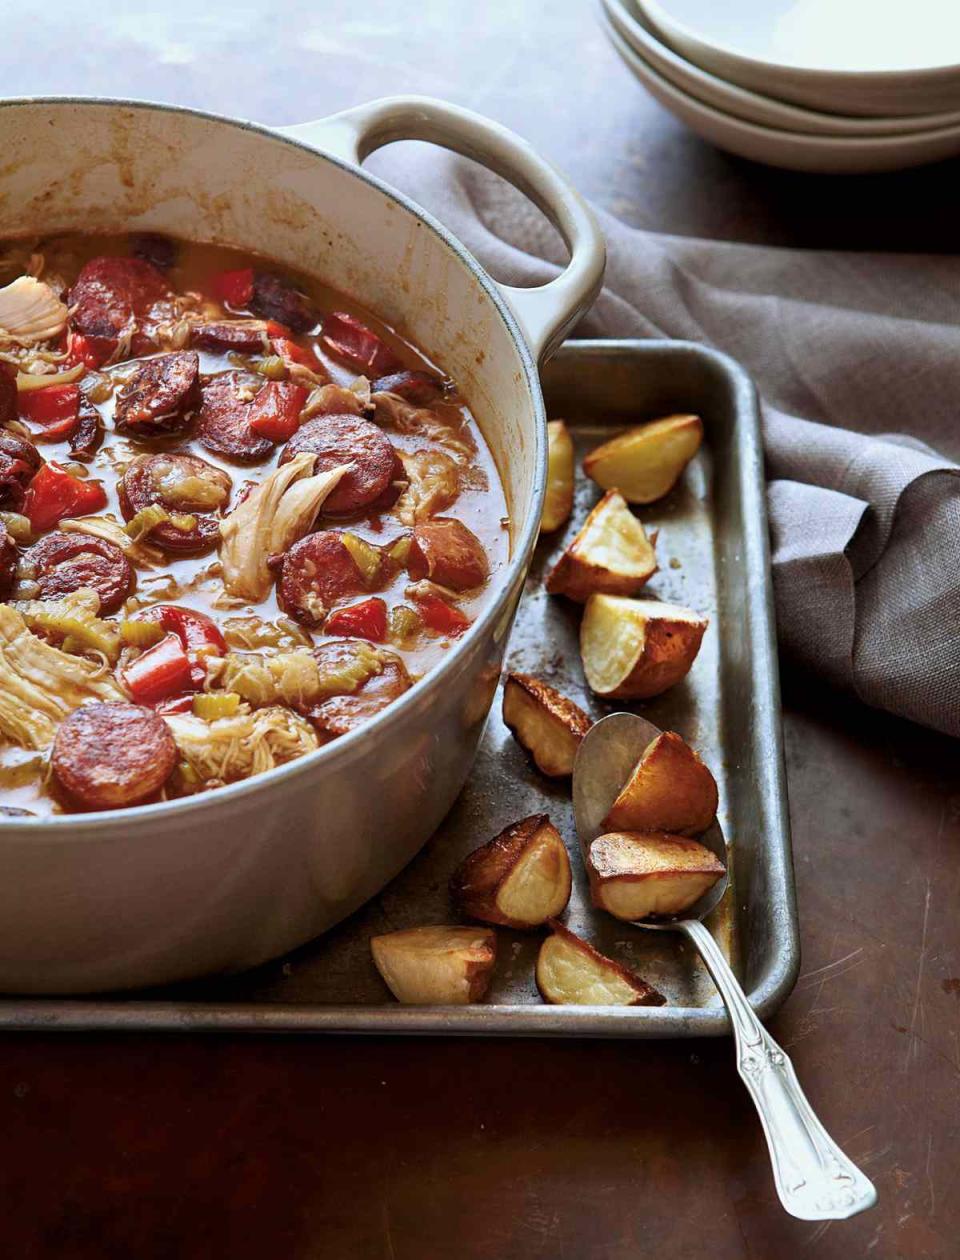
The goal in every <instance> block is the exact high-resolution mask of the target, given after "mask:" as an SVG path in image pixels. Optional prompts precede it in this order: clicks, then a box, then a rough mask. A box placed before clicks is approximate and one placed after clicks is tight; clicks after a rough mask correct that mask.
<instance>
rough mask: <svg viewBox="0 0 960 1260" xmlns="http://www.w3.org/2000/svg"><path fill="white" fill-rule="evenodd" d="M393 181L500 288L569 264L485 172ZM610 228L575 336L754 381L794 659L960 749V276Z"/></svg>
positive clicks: (403, 165)
mask: <svg viewBox="0 0 960 1260" xmlns="http://www.w3.org/2000/svg"><path fill="white" fill-rule="evenodd" d="M386 169H387V173H388V177H389V178H390V179H391V181H392V182H394V183H396V184H398V185H399V186H401V187H403V188H404V189H405V191H407V192H408V193H409V195H410V196H411V197H413V198H414V200H416V201H418V202H419V203H420V204H421V205H423V206H425V207H426V208H427V209H428V210H430V211H432V212H433V213H434V214H435V215H436V216H437V217H438V218H439V219H440V220H441V221H442V222H443V223H445V224H446V225H447V226H448V227H449V228H450V229H451V231H453V232H454V233H455V234H456V235H457V236H458V237H459V238H460V240H462V241H463V242H464V243H465V244H466V245H467V247H468V248H469V249H471V250H472V251H473V253H474V254H476V256H477V257H478V258H479V260H480V261H481V262H482V263H483V264H484V265H485V266H486V267H487V268H488V269H489V270H490V271H491V272H492V273H493V274H494V275H496V276H497V278H498V279H501V280H505V281H508V282H509V283H511V284H531V283H542V282H543V281H545V280H547V279H549V278H550V277H551V276H552V275H555V274H556V272H557V270H558V266H560V265H562V262H563V259H564V249H563V246H562V244H561V242H560V240H559V238H558V236H557V235H556V233H555V232H554V230H553V228H552V227H550V225H549V224H548V223H547V222H546V220H545V219H543V218H542V216H541V215H539V214H538V212H537V211H536V210H534V209H533V208H532V206H531V205H530V203H529V202H527V201H526V200H525V199H524V198H522V197H521V196H520V195H519V194H518V193H516V192H515V191H514V190H513V189H511V188H509V187H508V186H507V185H506V184H504V183H503V181H501V180H499V179H496V178H495V177H493V176H491V175H489V174H488V173H487V172H485V171H482V170H481V169H480V168H479V167H476V166H474V165H473V164H471V163H467V162H464V161H462V160H461V159H459V158H453V157H449V156H448V155H443V156H441V157H439V158H438V156H437V154H436V151H432V152H430V154H429V156H428V155H426V154H418V155H416V156H413V157H411V153H410V152H409V151H408V152H407V153H406V154H405V155H404V157H403V160H402V161H398V160H396V155H391V157H390V158H389V159H388V160H387V164H386ZM599 218H600V221H601V225H602V227H603V230H604V232H605V234H606V237H607V244H608V250H609V260H608V266H607V275H606V284H605V288H604V291H603V293H602V294H601V296H600V298H599V299H598V301H597V303H596V305H595V307H594V308H593V310H592V311H591V312H590V313H589V314H588V315H587V317H586V318H585V319H584V321H583V323H582V324H581V326H580V327H579V328H578V330H577V334H578V335H579V336H600V337H631V336H633V337H671V338H684V339H687V340H690V341H696V342H700V343H704V344H707V345H712V346H715V347H717V348H718V349H720V350H723V351H725V352H726V353H728V354H730V355H732V356H733V357H734V358H736V359H738V360H739V361H740V362H741V363H742V364H743V365H744V366H745V367H746V368H747V370H748V371H749V372H750V373H751V374H752V375H753V377H754V379H755V381H756V383H757V386H758V389H759V391H760V394H761V397H762V400H763V417H764V442H765V449H766V462H767V476H768V478H769V484H768V507H769V515H770V530H771V539H772V550H773V573H774V588H775V592H776V602H777V621H778V626H779V637H780V646H781V650H782V651H783V653H784V655H785V656H786V657H788V658H790V659H792V660H793V661H796V662H799V663H800V664H801V665H804V666H806V667H808V668H809V669H811V670H814V671H816V672H818V673H820V674H822V675H823V676H825V677H826V678H827V679H829V680H830V681H831V682H832V683H835V684H837V685H839V686H842V687H844V688H846V689H847V690H849V691H851V692H853V693H854V694H855V695H857V696H858V697H859V698H860V699H861V700H863V701H865V702H866V703H867V704H871V705H874V706H876V707H878V708H883V709H888V710H890V711H891V712H893V713H897V714H900V715H902V716H904V717H908V718H911V719H912V720H914V721H916V722H922V723H924V724H926V725H928V726H932V727H935V728H936V729H938V730H941V731H946V732H948V733H950V734H952V735H960V580H958V577H957V569H958V558H960V467H958V465H957V464H955V463H953V462H952V460H951V459H950V458H949V456H950V455H951V454H952V455H955V456H960V422H958V419H960V418H958V400H960V327H958V323H960V296H958V295H960V261H958V260H955V259H951V258H943V257H927V256H922V255H916V256H906V255H879V254H866V253H863V254H859V253H836V252H833V253H830V252H813V251H807V250H790V249H780V248H768V247H759V246H752V245H735V244H730V243H726V242H717V241H706V240H695V239H690V238H685V237H676V236H668V235H663V234H658V233H654V232H648V231H642V230H637V229H634V228H629V227H627V226H625V225H624V224H622V223H620V222H618V221H617V220H616V219H614V218H612V217H611V216H609V215H606V214H603V213H602V212H601V213H600V214H599ZM938 451H940V452H944V453H943V454H938V453H937V452H938Z"/></svg>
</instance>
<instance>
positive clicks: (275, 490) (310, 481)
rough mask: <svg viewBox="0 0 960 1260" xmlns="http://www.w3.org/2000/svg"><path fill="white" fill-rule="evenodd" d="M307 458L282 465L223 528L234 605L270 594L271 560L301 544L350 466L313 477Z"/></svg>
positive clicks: (222, 555)
mask: <svg viewBox="0 0 960 1260" xmlns="http://www.w3.org/2000/svg"><path fill="white" fill-rule="evenodd" d="M315 461H316V457H315V456H314V455H312V454H310V453H308V452H306V451H305V452H303V453H302V454H300V455H295V456H294V458H293V459H292V460H290V462H289V463H287V464H281V465H280V467H279V468H275V469H274V471H273V472H272V473H270V474H269V475H268V476H267V477H265V478H264V479H263V481H262V482H261V483H260V485H258V486H256V487H255V488H254V489H253V490H252V491H251V492H250V494H249V495H248V496H247V497H246V499H244V501H243V502H242V503H241V504H240V505H239V506H238V507H235V508H234V509H233V511H232V512H231V513H230V514H229V515H228V516H227V517H225V518H224V520H222V521H221V522H220V561H221V563H222V565H223V585H224V589H225V590H226V592H227V594H228V595H230V596H233V597H234V598H235V599H247V600H251V601H256V602H259V601H260V600H262V599H264V598H265V597H266V595H267V594H268V592H269V590H270V584H271V575H270V569H269V567H268V565H267V560H268V559H269V558H270V556H272V555H278V554H280V553H281V552H284V551H286V550H287V548H288V547H290V546H291V545H292V544H293V543H295V542H296V541H297V539H298V538H302V537H303V535H304V534H306V533H307V531H308V530H309V529H310V527H311V525H312V524H313V522H314V521H315V520H316V518H317V513H318V512H319V511H320V507H321V504H322V503H323V501H324V499H325V498H326V497H327V495H328V494H329V493H330V492H331V490H333V488H334V486H336V484H337V482H338V481H339V480H340V478H341V477H342V476H343V475H344V473H346V472H347V471H348V470H349V469H350V468H352V467H353V465H352V464H341V465H340V466H339V467H338V468H332V469H330V470H329V472H323V473H318V474H317V475H316V476H313V475H312V469H313V466H314V463H315Z"/></svg>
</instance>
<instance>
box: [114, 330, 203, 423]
mask: <svg viewBox="0 0 960 1260" xmlns="http://www.w3.org/2000/svg"><path fill="white" fill-rule="evenodd" d="M199 401H200V360H199V358H198V357H197V352H196V351H195V350H177V351H175V352H174V353H173V354H159V355H157V356H156V357H155V358H152V359H145V360H144V362H143V363H141V364H140V365H139V367H138V368H137V369H136V371H135V372H134V373H133V375H132V376H131V377H130V378H129V379H128V380H127V382H126V384H125V385H124V386H123V388H122V389H121V390H120V392H119V394H118V395H117V407H116V411H115V412H114V424H115V425H116V427H117V428H118V429H120V430H121V431H123V432H126V433H132V434H133V435H134V436H137V437H139V436H141V435H143V436H146V437H150V436H151V435H153V434H164V433H177V432H179V431H180V430H181V429H183V428H185V427H186V425H187V423H188V421H189V419H190V415H191V413H192V412H193V410H194V409H195V408H196V406H197V405H198V403H199Z"/></svg>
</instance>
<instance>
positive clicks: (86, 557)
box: [19, 534, 134, 613]
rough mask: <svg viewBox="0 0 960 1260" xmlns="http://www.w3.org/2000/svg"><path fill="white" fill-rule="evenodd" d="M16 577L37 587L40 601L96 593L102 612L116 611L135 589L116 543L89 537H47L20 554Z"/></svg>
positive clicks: (77, 535) (89, 535) (56, 535)
mask: <svg viewBox="0 0 960 1260" xmlns="http://www.w3.org/2000/svg"><path fill="white" fill-rule="evenodd" d="M19 575H20V578H21V580H22V581H26V582H35V583H36V584H37V587H38V591H37V595H38V597H39V598H40V599H58V598H59V597H60V596H61V595H69V594H71V593H72V592H73V591H79V590H83V589H88V590H93V591H96V592H97V594H98V595H99V596H100V611H101V613H112V612H116V611H117V609H118V608H119V607H120V605H121V604H122V603H123V601H124V600H125V599H126V598H127V596H128V595H129V594H130V592H131V591H132V590H133V586H134V576H133V569H131V567H130V563H129V561H128V560H127V557H126V556H125V555H124V554H123V552H122V551H121V550H120V548H119V547H118V546H117V545H116V543H112V542H107V540H106V539H105V538H94V537H93V535H92V534H48V535H47V536H46V538H41V539H40V541H39V542H37V543H34V544H33V546H32V547H28V548H27V550H26V551H25V552H24V553H23V557H22V559H21V561H20V574H19Z"/></svg>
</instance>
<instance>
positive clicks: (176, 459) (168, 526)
mask: <svg viewBox="0 0 960 1260" xmlns="http://www.w3.org/2000/svg"><path fill="white" fill-rule="evenodd" d="M231 487H232V482H231V481H230V478H229V476H228V475H227V474H226V473H225V472H224V471H223V469H222V468H216V467H214V465H213V464H208V463H207V461H206V460H205V459H201V458H200V457H199V455H181V454H175V453H170V454H157V455H141V456H139V457H138V458H137V459H135V460H134V461H133V463H131V464H128V465H127V469H126V471H125V472H124V474H123V477H122V479H121V481H120V484H119V487H118V492H119V498H120V510H121V512H122V513H123V516H124V520H127V521H131V520H133V518H134V517H135V516H136V514H137V513H138V512H142V511H143V509H144V508H147V507H151V506H152V505H153V504H154V503H158V504H159V505H160V506H161V507H163V508H166V509H167V511H168V512H171V513H174V512H175V513H178V514H180V515H182V516H192V517H193V518H194V522H195V523H194V525H193V527H192V528H191V529H187V530H184V529H178V528H177V526H176V525H174V524H173V523H172V522H170V521H163V522H162V523H161V524H160V525H155V526H154V527H153V529H152V530H151V531H150V542H154V543H157V544H158V545H159V546H161V547H165V548H167V550H169V551H203V550H204V549H205V548H207V547H210V546H212V545H213V544H214V543H215V542H216V541H217V539H218V538H219V536H220V525H219V523H218V521H217V520H216V518H215V517H214V516H212V515H211V513H214V512H218V511H222V510H223V508H225V507H226V505H227V503H228V501H229V499H230V490H231Z"/></svg>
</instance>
